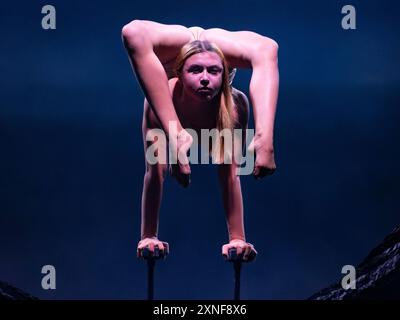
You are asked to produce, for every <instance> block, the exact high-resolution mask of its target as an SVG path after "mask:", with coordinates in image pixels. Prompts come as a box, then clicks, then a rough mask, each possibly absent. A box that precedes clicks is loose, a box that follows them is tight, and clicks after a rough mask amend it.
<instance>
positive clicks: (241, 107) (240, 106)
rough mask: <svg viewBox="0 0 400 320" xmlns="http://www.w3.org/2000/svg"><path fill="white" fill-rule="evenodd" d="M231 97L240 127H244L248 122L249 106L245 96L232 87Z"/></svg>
mask: <svg viewBox="0 0 400 320" xmlns="http://www.w3.org/2000/svg"><path fill="white" fill-rule="evenodd" d="M232 97H233V101H234V103H235V108H236V112H237V115H238V121H239V123H240V125H241V127H246V126H247V123H248V121H249V114H250V104H249V99H248V98H247V96H246V94H244V93H243V92H242V91H240V90H238V89H236V88H233V87H232Z"/></svg>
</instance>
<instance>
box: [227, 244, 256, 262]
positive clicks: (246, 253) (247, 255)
mask: <svg viewBox="0 0 400 320" xmlns="http://www.w3.org/2000/svg"><path fill="white" fill-rule="evenodd" d="M231 249H236V254H237V256H238V258H239V259H240V260H243V261H244V262H251V261H253V260H254V259H255V258H256V256H257V251H256V249H254V246H253V245H252V244H251V243H248V242H246V241H243V240H241V239H233V240H231V241H230V242H229V243H228V244H224V245H223V246H222V255H223V257H224V258H225V260H230V257H229V250H231Z"/></svg>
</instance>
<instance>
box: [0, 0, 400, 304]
mask: <svg viewBox="0 0 400 320" xmlns="http://www.w3.org/2000/svg"><path fill="white" fill-rule="evenodd" d="M48 3H49V2H47V1H20V2H18V1H17V2H7V3H3V4H2V6H1V9H0V10H1V16H0V17H1V19H0V34H1V51H0V57H1V59H0V70H1V80H0V81H1V83H0V93H1V102H0V103H1V106H0V141H1V144H0V146H1V150H0V165H1V171H0V173H1V179H0V197H1V202H0V280H3V281H7V282H9V283H11V284H13V285H15V286H17V287H20V288H22V289H24V290H26V291H28V292H30V293H32V294H33V295H35V296H37V297H39V298H44V299H65V298H74V299H87V298H101V299H103V298H111V299H121V298H123V299H144V298H145V280H146V278H145V274H146V273H145V271H146V269H145V265H144V264H143V263H141V262H139V261H137V260H136V258H135V249H136V244H137V241H138V240H139V236H140V198H141V190H142V179H143V173H144V160H143V147H142V140H141V139H142V137H141V119H142V105H143V94H142V92H141V90H140V88H139V86H138V84H137V82H136V80H135V78H134V76H133V73H132V71H131V69H130V65H129V62H128V59H127V56H126V54H125V52H124V49H123V46H122V44H121V40H120V30H121V27H122V26H123V25H124V24H125V23H127V22H129V21H130V20H132V19H135V18H139V19H149V20H155V21H159V22H162V23H170V24H182V25H186V26H194V25H200V26H202V27H204V28H209V27H222V28H226V29H229V30H253V31H256V32H259V33H261V34H264V35H266V36H269V37H272V38H274V39H275V40H276V41H277V42H278V43H279V45H280V52H279V65H280V76H281V87H280V88H281V89H280V95H279V104H278V112H277V119H276V131H275V149H276V161H277V165H278V170H277V172H276V174H275V175H274V176H272V177H270V178H267V179H264V180H262V181H255V180H254V179H253V178H252V177H250V176H249V177H243V178H242V190H243V196H244V205H245V222H246V232H247V238H248V241H250V242H252V243H254V244H255V246H256V248H257V249H258V251H259V257H258V258H257V261H256V262H255V263H253V264H251V265H246V266H245V267H244V270H243V275H242V277H243V284H242V296H243V298H245V299H303V298H306V297H308V296H310V295H311V294H313V293H314V292H316V291H317V290H319V289H321V288H323V287H325V286H326V285H328V284H330V283H331V282H333V281H336V280H338V279H340V278H341V276H342V275H341V273H340V272H341V268H342V266H343V265H345V264H353V265H356V264H357V263H359V262H360V260H361V259H362V258H363V257H364V256H365V255H366V254H367V253H368V252H369V250H370V249H371V248H372V247H373V246H374V245H376V244H377V243H378V242H379V241H380V240H381V239H382V238H383V237H384V236H385V235H386V234H387V233H388V232H390V231H391V230H392V229H393V228H394V226H395V225H397V224H398V223H399V201H398V199H399V191H400V188H399V171H398V164H399V158H400V155H399V150H398V143H399V142H398V141H399V136H400V135H399V126H398V123H399V115H400V111H399V108H398V104H399V100H400V99H399V98H400V94H399V92H400V91H399V89H400V88H399V80H400V76H399V72H398V71H399V60H398V57H399V56H400V41H399V32H398V30H399V27H400V22H399V19H398V15H399V10H400V5H399V4H397V3H396V2H395V1H377V0H376V1H352V2H351V4H353V5H354V6H355V8H356V10H357V30H349V31H345V30H343V29H342V28H341V18H342V14H341V8H342V6H344V5H345V4H349V3H348V2H346V1H311V0H309V1H286V0H282V1H261V0H258V1H236V0H233V1H216V0H213V1H205V0H204V1H192V2H190V1H185V2H183V1H154V0H153V1H143V2H141V3H138V2H137V1H122V0H120V1H117V0H116V1H96V2H94V1H93V2H90V3H89V2H83V1H77V0H75V1H51V2H50V3H51V4H53V5H54V6H55V7H56V10H57V29H56V30H54V31H45V30H43V29H42V28H41V19H42V14H41V8H42V6H43V5H45V4H48ZM249 79H250V72H249V71H240V72H238V75H237V78H236V80H235V86H236V87H237V88H239V89H241V90H243V91H244V92H248V81H249ZM215 169H216V168H215V167H214V166H192V171H193V175H192V185H191V186H190V188H189V189H187V190H184V189H182V188H180V187H179V186H178V185H177V183H176V182H175V181H173V180H172V179H170V178H169V179H168V180H167V182H166V185H165V194H164V199H163V203H162V209H161V221H160V238H161V239H163V240H165V241H168V242H169V243H170V245H171V255H170V257H169V258H168V259H167V260H166V261H165V262H162V263H159V264H158V265H157V269H156V297H157V298H160V299H229V298H231V292H232V285H233V283H232V270H231V266H230V265H228V264H227V263H224V261H223V259H222V258H221V256H220V248H221V245H222V244H223V243H225V242H226V241H227V233H226V227H225V220H224V214H223V210H222V203H221V199H220V194H219V189H218V185H217V179H216V175H215V173H216V170H215ZM190 247H193V248H194V249H193V251H192V252H189V248H190ZM46 264H51V265H54V266H55V267H56V270H57V289H56V290H54V291H44V290H43V289H42V288H41V278H42V276H43V275H42V274H41V273H40V271H41V268H42V266H43V265H46Z"/></svg>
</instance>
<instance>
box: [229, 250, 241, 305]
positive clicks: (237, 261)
mask: <svg viewBox="0 0 400 320" xmlns="http://www.w3.org/2000/svg"><path fill="white" fill-rule="evenodd" d="M228 260H229V262H232V263H233V271H234V274H235V278H234V279H235V280H234V281H235V289H234V291H233V299H234V300H240V271H241V269H242V259H241V256H238V255H237V251H236V249H235V248H232V249H229V251H228Z"/></svg>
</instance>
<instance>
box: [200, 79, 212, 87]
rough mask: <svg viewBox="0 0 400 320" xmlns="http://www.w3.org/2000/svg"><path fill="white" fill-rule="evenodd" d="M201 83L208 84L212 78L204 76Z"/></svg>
mask: <svg viewBox="0 0 400 320" xmlns="http://www.w3.org/2000/svg"><path fill="white" fill-rule="evenodd" d="M200 83H201V85H202V86H207V85H208V84H209V83H210V80H208V79H207V78H206V77H202V78H201V79H200Z"/></svg>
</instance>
